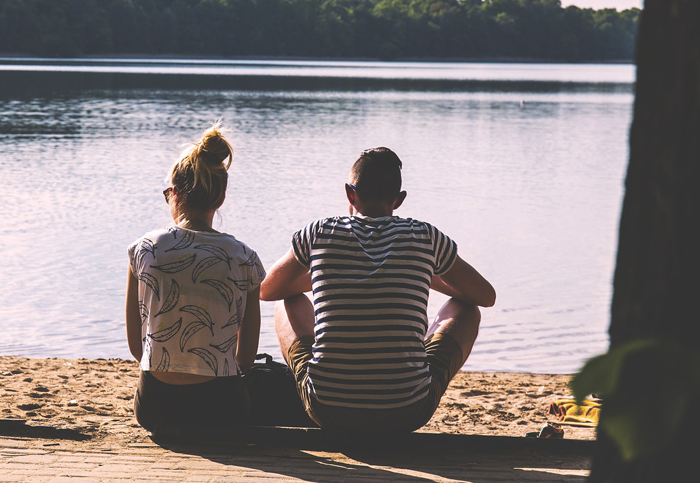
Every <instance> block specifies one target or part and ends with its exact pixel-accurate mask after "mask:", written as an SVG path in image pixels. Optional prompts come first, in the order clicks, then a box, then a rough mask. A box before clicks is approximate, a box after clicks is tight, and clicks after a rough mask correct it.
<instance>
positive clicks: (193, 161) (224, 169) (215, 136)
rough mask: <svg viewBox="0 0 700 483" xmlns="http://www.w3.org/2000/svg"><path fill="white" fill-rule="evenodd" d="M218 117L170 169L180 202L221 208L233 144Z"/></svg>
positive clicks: (188, 206)
mask: <svg viewBox="0 0 700 483" xmlns="http://www.w3.org/2000/svg"><path fill="white" fill-rule="evenodd" d="M221 130H222V127H221V121H217V122H215V123H214V124H212V126H211V127H210V128H209V129H207V130H206V131H204V133H202V139H201V140H200V141H198V142H195V143H190V144H189V145H187V147H186V148H185V150H184V151H182V153H181V154H180V157H179V159H178V160H177V161H175V164H173V166H172V168H170V172H169V173H168V177H167V181H168V182H169V183H170V184H171V185H172V186H173V187H175V188H176V190H177V194H178V203H179V204H181V205H183V206H186V207H187V208H191V209H196V210H210V209H217V208H219V206H221V205H222V204H223V202H224V198H225V196H226V186H227V185H228V168H229V167H230V166H231V162H232V161H233V147H231V144H230V143H229V142H228V141H227V140H226V138H225V137H224V135H223V134H222V132H221Z"/></svg>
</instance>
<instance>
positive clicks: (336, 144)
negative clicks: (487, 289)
mask: <svg viewBox="0 0 700 483" xmlns="http://www.w3.org/2000/svg"><path fill="white" fill-rule="evenodd" d="M634 69H635V68H634V66H631V65H565V64H469V63H456V64H452V63H450V64H446V63H379V62H301V61H299V62H296V61H285V62H272V61H240V62H224V61H183V60H172V61H152V60H148V61H145V60H110V59H97V60H92V61H86V60H83V59H80V60H72V59H58V60H55V59H53V60H49V59H0V176H1V177H2V190H1V191H0V197H1V198H0V199H2V206H3V208H2V212H1V214H0V218H1V219H2V221H3V222H2V231H0V253H2V264H0V280H2V282H1V283H2V285H1V290H0V314H1V317H0V329H1V330H2V336H1V337H0V355H22V356H30V357H89V358H96V357H105V358H106V357H121V358H128V357H130V355H129V353H128V349H127V347H126V341H125V332H124V322H123V320H124V318H123V312H124V309H123V305H124V291H125V284H126V267H127V261H126V260H127V259H126V246H127V245H128V244H129V243H130V242H131V241H132V240H134V239H135V238H137V237H139V236H140V235H142V234H143V233H144V232H146V231H148V230H150V229H153V228H155V227H158V226H166V225H168V224H169V223H170V219H169V215H168V209H167V206H166V204H165V202H164V200H163V196H162V194H161V191H162V189H163V188H164V187H165V186H166V185H165V183H164V177H165V174H166V172H167V169H168V168H169V167H170V165H171V164H172V162H173V161H174V160H175V158H176V157H177V155H178V153H179V151H180V149H181V146H182V144H183V143H185V142H188V141H195V140H197V139H198V138H199V135H200V133H201V131H202V130H203V129H205V128H206V127H207V125H208V123H210V122H211V121H213V120H216V119H219V118H222V119H223V120H224V123H225V125H226V126H228V127H229V128H230V129H231V133H230V139H231V140H232V141H233V143H234V145H235V149H236V155H235V159H234V165H233V166H232V168H231V171H230V173H231V178H230V182H229V190H228V193H227V200H226V203H225V204H224V206H223V207H222V209H221V210H220V216H218V217H217V218H216V220H215V221H216V224H217V225H216V227H217V228H218V229H220V230H223V231H227V232H229V233H232V234H234V235H235V236H236V237H238V238H240V239H241V240H243V241H245V242H247V243H248V244H249V245H250V246H252V247H254V248H255V249H256V250H257V251H258V253H259V254H260V257H261V259H262V261H263V262H264V264H265V266H266V267H269V266H271V265H272V263H273V262H274V261H275V260H276V259H277V258H278V257H279V256H281V255H282V254H283V253H284V252H285V251H286V250H287V249H288V247H289V239H290V236H291V234H292V233H293V232H294V231H295V230H297V229H299V228H301V227H302V226H304V225H305V224H307V223H308V222H310V221H312V220H313V219H316V218H320V217H323V216H329V215H335V214H343V213H346V211H347V206H346V201H345V198H344V191H343V183H344V182H345V180H346V176H347V172H348V170H349V168H350V166H351V165H352V163H353V162H354V160H355V159H356V158H357V155H358V154H359V152H360V151H361V150H363V149H365V148H368V147H376V146H388V147H390V148H392V149H393V150H394V151H396V153H397V154H398V155H399V156H400V157H401V159H402V160H403V162H404V170H403V176H404V188H405V189H406V190H407V191H408V198H407V200H406V202H405V203H404V205H403V206H402V207H401V208H400V209H399V210H398V212H397V213H396V214H397V215H400V216H406V217H413V218H418V219H423V220H425V221H429V222H431V223H433V224H434V225H436V226H438V227H439V228H440V229H441V230H442V231H444V232H445V233H447V234H448V235H450V236H451V237H452V238H453V239H454V240H455V241H456V242H457V243H458V245H459V252H460V254H461V256H462V257H463V258H465V259H466V260H467V261H469V262H470V263H471V264H472V265H474V266H475V267H476V268H477V269H478V270H479V271H481V273H482V274H484V275H485V276H486V277H487V278H488V279H489V280H490V281H491V282H492V283H493V285H494V286H495V287H496V290H497V292H498V301H497V304H496V306H495V307H493V308H490V309H485V310H483V312H482V314H483V316H482V326H481V333H480V335H479V338H478V340H477V343H476V346H475V348H474V351H473V353H472V356H471V357H470V358H469V360H468V361H467V364H466V366H465V369H471V370H483V371H524V372H540V373H570V372H574V371H576V370H578V369H579V368H580V366H581V364H582V363H583V362H584V361H585V360H586V359H587V358H589V357H591V356H594V355H596V354H598V353H600V352H603V351H605V349H606V348H607V344H608V337H607V327H608V323H609V305H610V299H611V293H612V286H611V284H612V275H613V270H614V263H615V252H616V246H617V226H618V217H619V212H620V206H621V201H622V195H623V181H624V175H625V169H626V164H627V156H628V147H627V142H628V130H629V124H630V119H631V109H632V102H633V89H634V77H635V71H634ZM444 301H445V298H444V296H442V295H441V294H436V293H434V294H432V295H431V302H430V307H429V315H430V317H431V318H432V317H434V315H435V313H436V312H437V310H438V309H439V307H440V306H441V304H442V303H443V302H444ZM272 311H273V304H272V303H267V302H263V303H262V317H263V321H262V325H263V329H262V337H261V343H260V351H264V352H269V353H271V354H273V355H274V356H276V357H280V355H279V350H278V348H277V344H276V339H275V335H274V327H273V325H274V324H273V320H272Z"/></svg>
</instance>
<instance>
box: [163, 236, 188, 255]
mask: <svg viewBox="0 0 700 483" xmlns="http://www.w3.org/2000/svg"><path fill="white" fill-rule="evenodd" d="M193 243H194V232H192V231H187V232H185V236H183V237H182V238H181V239H180V241H179V242H177V244H176V245H175V246H173V247H171V248H168V249H167V250H165V251H166V253H167V252H171V251H173V250H183V249H185V248H187V247H188V246H190V245H192V244H193Z"/></svg>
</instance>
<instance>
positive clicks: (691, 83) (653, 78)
mask: <svg viewBox="0 0 700 483" xmlns="http://www.w3.org/2000/svg"><path fill="white" fill-rule="evenodd" d="M636 58H637V83H636V98H635V105H634V119H633V122H632V128H631V133H630V160H629V167H628V172H627V179H626V193H625V199H624V203H623V209H622V216H621V220H620V236H619V246H618V254H617V267H616V271H615V280H614V295H613V303H612V313H611V323H610V344H611V348H614V347H617V346H619V345H621V344H624V343H625V342H628V341H631V340H634V339H637V338H654V339H670V340H673V341H675V342H677V343H679V344H681V345H683V346H685V347H686V348H688V350H691V351H698V347H699V344H700V315H699V311H698V305H699V304H698V301H699V300H700V227H698V224H699V223H700V186H699V185H700V1H698V0H646V2H645V8H644V11H643V13H642V18H641V22H640V27H639V33H638V37H637V54H636ZM640 377H643V376H640ZM649 390H650V391H653V390H654V388H649ZM687 416H689V417H688V418H687V421H688V422H687V428H686V429H687V430H686V431H684V434H683V435H679V438H678V440H677V441H675V442H674V443H673V447H672V448H669V449H668V450H667V451H665V452H663V453H662V454H658V455H656V456H655V457H654V458H646V459H644V461H638V462H635V463H632V464H626V463H624V462H623V461H622V460H621V458H620V456H619V454H618V452H617V450H616V448H615V446H614V445H613V444H612V443H611V442H610V440H608V439H607V437H606V436H605V434H603V433H602V432H601V434H599V437H598V451H597V454H596V456H595V458H594V462H593V470H592V474H591V481H596V482H602V481H605V482H621V481H635V482H647V481H648V482H651V481H654V482H658V481H683V480H684V479H685V477H684V476H683V475H686V477H687V475H692V474H694V473H696V470H697V468H696V465H695V458H697V456H696V453H697V449H698V448H699V447H700V445H699V444H698V443H697V439H695V438H696V437H697V434H698V433H697V431H698V430H699V429H700V428H699V427H698V423H697V422H695V421H693V420H697V417H693V416H692V415H691V414H690V413H688V414H687ZM602 417H603V418H604V417H605V415H604V414H603V415H602ZM693 433H694V434H693Z"/></svg>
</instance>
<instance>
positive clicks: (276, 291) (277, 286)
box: [260, 248, 311, 300]
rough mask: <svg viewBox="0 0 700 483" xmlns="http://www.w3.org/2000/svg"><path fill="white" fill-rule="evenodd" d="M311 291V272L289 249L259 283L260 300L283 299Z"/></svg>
mask: <svg viewBox="0 0 700 483" xmlns="http://www.w3.org/2000/svg"><path fill="white" fill-rule="evenodd" d="M309 291H311V272H309V269H308V268H306V267H305V266H304V265H302V264H301V263H299V261H298V260H297V259H296V257H295V256H294V251H293V250H292V249H291V248H290V249H289V251H288V252H287V253H286V254H285V255H284V256H283V257H282V258H280V259H279V260H277V262H275V264H274V265H273V266H272V268H271V269H270V271H269V272H268V273H267V276H266V277H265V280H263V282H262V284H261V285H260V300H283V299H286V298H289V297H293V296H295V295H299V294H301V293H304V292H309Z"/></svg>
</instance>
